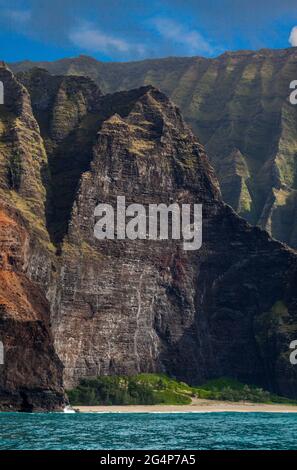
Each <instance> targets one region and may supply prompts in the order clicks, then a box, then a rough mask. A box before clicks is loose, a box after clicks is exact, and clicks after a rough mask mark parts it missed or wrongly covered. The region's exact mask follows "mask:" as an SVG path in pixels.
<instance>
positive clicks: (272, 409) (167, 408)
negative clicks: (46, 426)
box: [74, 399, 297, 413]
mask: <svg viewBox="0 0 297 470" xmlns="http://www.w3.org/2000/svg"><path fill="white" fill-rule="evenodd" d="M74 408H75V409H76V410H79V411H80V412H82V413H209V412H213V413H220V412H221V413H223V412H241V413H246V412H253V413H256V412H258V413H259V412H260V413H263V412H264V413H265V412H266V413H297V406H294V405H277V404H275V405H267V404H263V403H250V402H237V403H234V402H226V401H215V400H199V399H196V400H193V403H191V404H190V405H129V406H75V407H74Z"/></svg>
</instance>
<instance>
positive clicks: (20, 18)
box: [3, 9, 31, 23]
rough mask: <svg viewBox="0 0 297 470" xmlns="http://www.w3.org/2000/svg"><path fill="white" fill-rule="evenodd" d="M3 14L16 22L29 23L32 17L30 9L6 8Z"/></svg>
mask: <svg viewBox="0 0 297 470" xmlns="http://www.w3.org/2000/svg"><path fill="white" fill-rule="evenodd" d="M3 15H4V16H5V17H6V18H7V19H9V20H11V21H14V22H15V23H27V22H28V21H29V20H30V19H31V12H30V11H29V10H11V9H6V10H4V11H3Z"/></svg>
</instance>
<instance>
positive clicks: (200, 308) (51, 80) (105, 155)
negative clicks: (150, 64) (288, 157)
mask: <svg viewBox="0 0 297 470" xmlns="http://www.w3.org/2000/svg"><path fill="white" fill-rule="evenodd" d="M0 72H1V73H0V79H3V81H4V84H5V88H6V89H7V90H10V94H9V95H7V96H8V97H9V96H10V98H9V99H8V101H7V102H6V103H5V105H4V107H2V108H0V122H1V127H0V129H1V133H0V145H1V153H0V156H1V161H0V163H1V165H0V170H1V172H0V176H1V179H0V183H1V187H0V190H1V191H0V198H1V200H2V203H3V205H4V207H5V208H6V209H5V212H6V213H8V212H9V213H10V214H12V218H13V220H14V223H15V224H16V225H20V219H21V220H22V221H23V222H22V223H23V224H24V226H25V227H26V231H27V235H26V237H25V240H26V242H25V243H24V246H25V248H26V249H25V256H23V258H24V260H25V261H21V262H16V261H15V259H21V260H22V256H21V250H20V248H19V247H18V245H17V246H15V243H14V242H13V241H12V242H11V243H10V245H9V249H8V250H7V252H8V255H7V256H6V257H5V262H6V263H7V264H6V265H5V266H2V269H3V271H7V270H9V271H11V272H13V273H15V274H14V275H17V273H18V272H19V270H21V273H22V274H21V275H22V276H25V279H26V281H25V282H26V284H24V288H25V290H26V292H27V294H26V295H27V296H28V297H30V296H31V295H32V292H33V291H35V290H38V292H39V293H40V295H41V297H42V298H43V302H44V309H45V310H44V318H46V322H45V328H48V327H49V326H50V331H49V329H47V330H46V331H47V333H46V334H47V335H48V338H49V339H48V340H47V341H42V342H41V346H42V347H43V348H45V359H46V361H48V364H49V365H47V366H46V367H44V368H43V369H42V370H43V374H44V376H43V377H42V380H41V379H40V383H41V384H42V385H43V387H44V388H42V390H41V395H42V397H43V400H45V398H44V397H47V396H48V394H47V390H46V386H47V387H49V389H52V390H55V391H56V392H55V393H56V394H54V397H53V399H52V400H53V401H50V403H47V402H46V400H45V402H43V403H44V404H43V406H44V408H46V406H49V407H55V406H56V407H58V406H62V400H63V395H61V393H62V392H61V388H59V386H61V383H62V374H63V383H64V386H66V387H67V388H69V387H72V386H74V385H75V384H77V383H78V382H79V380H80V379H81V378H83V377H90V376H97V375H121V374H124V375H125V374H127V375H131V374H132V375H133V374H135V373H139V372H166V373H168V374H169V375H170V376H174V377H177V378H178V379H182V380H186V381H188V382H189V383H191V384H199V383H203V382H205V381H206V380H208V379H212V378H218V377H222V376H231V377H233V378H236V379H239V380H240V381H242V382H243V383H253V384H256V385H259V386H263V387H264V388H266V389H268V390H270V391H272V392H276V393H278V394H280V395H285V396H290V397H295V396H296V380H297V376H296V368H294V366H293V365H292V364H290V361H289V356H290V348H289V345H290V342H291V341H292V340H294V339H295V336H296V334H297V321H296V316H297V298H296V279H297V255H296V254H295V252H294V251H293V250H291V249H289V248H287V247H285V246H284V245H282V244H281V243H279V242H277V241H274V240H272V239H271V238H270V237H269V235H268V234H267V233H266V232H265V231H264V230H261V229H260V228H258V227H252V226H250V225H249V224H248V223H247V222H246V221H245V220H244V219H242V218H240V217H239V216H238V215H236V214H235V212H234V211H233V210H232V208H231V207H229V206H228V205H226V204H225V203H224V202H223V201H222V198H221V194H220V189H219V185H218V181H217V179H216V176H215V173H214V171H213V169H212V167H211V165H210V163H209V161H208V159H207V156H206V153H205V150H204V147H203V146H202V145H201V144H200V143H199V142H198V141H197V139H196V137H195V136H194V134H193V132H192V131H191V130H190V128H189V127H188V126H187V125H186V123H185V121H184V119H183V117H182V115H181V113H180V111H179V108H178V107H177V106H176V105H175V104H174V103H173V102H172V100H170V99H169V98H168V97H167V96H166V95H165V94H164V93H162V92H161V91H160V90H158V89H156V88H154V87H152V86H148V87H142V88H138V89H135V90H131V91H122V92H118V93H115V94H110V95H102V93H101V92H100V89H99V88H98V86H97V85H96V84H94V83H93V82H92V81H91V80H90V79H86V78H83V79H82V78H81V77H77V76H76V77H75V76H66V77H63V76H62V77H58V78H57V77H56V76H52V75H50V74H49V73H47V72H46V71H42V70H40V69H35V70H31V71H28V72H24V73H20V74H18V75H17V76H14V75H13V74H12V73H11V72H7V70H6V69H5V70H1V68H0ZM41 83H42V86H40V84H41ZM90 97H91V99H90ZM19 98H21V104H22V103H23V104H22V105H21V106H19V105H18V99H19ZM24 123H27V124H28V129H27V128H24ZM27 124H26V125H27ZM16 127H17V130H14V129H15V128H16ZM16 149H19V150H20V149H21V150H22V151H21V152H19V153H17V156H18V158H16V154H15V151H16ZM33 157H34V158H33ZM28 168H30V171H28ZM12 174H13V175H14V177H13V178H12V177H11V175H12ZM32 179H33V181H32ZM30 181H32V185H31V184H30ZM36 183H38V184H36ZM31 186H32V187H31ZM32 188H33V189H34V191H33V193H32ZM119 194H120V195H122V196H125V197H126V201H127V204H130V203H142V204H143V205H144V206H145V207H146V206H147V205H148V204H151V203H154V204H156V203H158V204H159V203H161V202H162V203H166V204H167V205H169V204H170V203H171V202H172V201H176V202H179V203H180V204H183V203H187V204H194V203H200V204H202V205H203V244H202V247H201V249H200V250H198V251H193V252H190V251H184V250H183V249H182V247H181V241H179V240H168V241H165V242H164V241H162V240H156V241H152V240H134V241H133V240H103V241H102V240H97V239H96V238H95V237H94V209H95V207H96V205H97V204H98V203H100V202H103V203H109V204H115V201H116V198H117V196H118V195H119ZM53 214H54V217H52V215H53ZM5 240H6V238H5ZM10 247H12V248H10ZM11 252H12V253H14V256H12V255H11ZM10 289H11V290H12V289H13V284H10ZM4 294H5V297H7V296H8V293H7V291H6V292H5V293H4ZM8 300H9V299H8ZM35 307H36V308H37V305H36V306H35ZM9 308H12V310H13V312H14V314H15V311H16V312H19V313H18V315H20V316H21V315H22V309H21V308H19V310H18V309H17V308H15V307H12V306H10V307H9ZM0 314H1V317H0V318H1V322H2V325H3V330H2V331H4V332H5V334H4V338H3V340H4V341H3V342H4V347H5V348H8V350H9V348H10V344H11V343H7V342H6V336H7V331H8V332H9V337H11V336H12V337H13V338H14V341H15V342H16V344H17V343H18V335H20V334H21V332H20V330H17V331H16V332H14V329H13V328H11V326H10V324H9V323H7V317H6V316H5V312H4V313H3V311H1V310H0ZM1 322H0V325H1ZM4 327H5V328H7V330H5V328H4ZM9 328H11V329H9ZM20 344H21V345H22V344H23V343H22V342H20ZM37 346H38V343H37ZM20 347H21V346H20ZM34 347H36V345H35V346H34ZM39 347H40V345H39ZM36 353H37V354H38V349H37V350H34V348H33V352H32V354H33V357H34V355H36ZM56 354H57V355H58V357H59V359H58V358H57V356H56ZM19 357H21V352H20V354H19ZM58 361H59V362H58ZM32 363H33V364H34V367H33V369H34V368H36V367H37V364H36V362H32ZM61 363H62V364H63V367H64V370H63V371H62V364H61ZM8 366H9V364H7V367H8ZM35 371H36V372H38V371H39V370H38V367H37V369H35ZM48 371H49V372H48ZM54 371H55V372H54ZM39 372H40V371H39ZM37 375H38V374H37ZM27 379H28V384H27V386H28V388H29V389H30V386H31V388H33V390H32V391H31V392H30V393H28V394H27V398H26V400H27V402H26V401H25V403H24V404H23V405H26V406H29V405H30V406H33V407H34V406H36V407H38V406H40V399H39V398H38V394H36V382H34V380H32V377H31V376H30V375H29V374H28V373H27ZM44 381H45V382H44ZM10 383H11V382H8V383H7V382H6V383H5V382H3V383H0V389H1V390H2V389H3V390H4V389H5V387H6V390H10V393H11V388H8V384H10ZM18 386H19V384H17V383H15V384H14V387H15V388H18ZM19 388H20V387H19ZM39 391H40V390H39ZM51 396H52V395H51ZM0 400H2V398H1V394H0ZM6 400H7V395H6ZM28 402H29V405H28ZM18 403H19V402H18ZM38 404H39V405H38ZM17 406H20V404H16V405H15V407H17Z"/></svg>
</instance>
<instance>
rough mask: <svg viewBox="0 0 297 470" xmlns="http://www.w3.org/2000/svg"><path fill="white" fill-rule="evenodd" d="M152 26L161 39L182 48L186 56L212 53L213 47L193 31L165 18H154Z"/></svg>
mask: <svg viewBox="0 0 297 470" xmlns="http://www.w3.org/2000/svg"><path fill="white" fill-rule="evenodd" d="M153 26H154V27H155V29H156V30H157V31H158V32H159V34H160V35H161V36H163V38H165V39H168V40H170V41H172V43H173V44H175V45H177V46H178V45H179V46H183V47H184V48H186V49H187V52H188V54H197V53H208V54H211V53H212V52H214V50H213V47H212V46H211V45H210V44H209V43H208V42H207V41H206V40H205V39H204V38H203V36H202V35H201V34H200V33H199V32H198V31H196V30H194V29H188V28H186V27H185V26H183V25H181V24H179V23H177V22H175V21H172V20H170V19H166V18H155V19H154V20H153Z"/></svg>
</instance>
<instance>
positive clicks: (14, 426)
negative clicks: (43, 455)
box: [0, 413, 297, 450]
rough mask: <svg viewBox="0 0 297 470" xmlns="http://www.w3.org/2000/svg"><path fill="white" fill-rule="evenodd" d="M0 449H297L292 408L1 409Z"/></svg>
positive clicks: (296, 419) (295, 425) (294, 418)
mask: <svg viewBox="0 0 297 470" xmlns="http://www.w3.org/2000/svg"><path fill="white" fill-rule="evenodd" d="M0 449H42V450H46V449H58V450H62V449H68V450H69V449H77V450H80V449H94V450H103V449H109V450H111V449H112V450H116V449H120V450H126V449H127V450H129V449H142V450H146V449H157V450H159V449H160V450H164V449H167V450H172V449H183V450H196V449H198V450H199V449H201V450H202V449H205V450H212V449H272V450H276V449H295V450H296V449H297V414H295V413H292V414H289V413H176V414H163V413H116V414H114V413H113V414H112V413H77V414H63V413H44V414H43V413H32V414H26V413H0Z"/></svg>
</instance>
